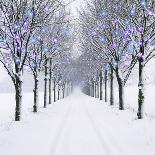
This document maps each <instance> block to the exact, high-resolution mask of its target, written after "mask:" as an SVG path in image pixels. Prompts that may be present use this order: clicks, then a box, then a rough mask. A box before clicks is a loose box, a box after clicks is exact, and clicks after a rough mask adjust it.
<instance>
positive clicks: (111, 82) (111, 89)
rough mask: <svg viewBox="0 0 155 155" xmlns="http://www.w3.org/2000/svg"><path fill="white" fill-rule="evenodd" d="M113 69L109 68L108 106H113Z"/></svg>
mask: <svg viewBox="0 0 155 155" xmlns="http://www.w3.org/2000/svg"><path fill="white" fill-rule="evenodd" d="M113 72H114V71H113V68H112V67H111V73H110V105H114V75H113V74H114V73H113Z"/></svg>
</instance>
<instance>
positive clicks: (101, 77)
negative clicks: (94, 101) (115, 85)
mask: <svg viewBox="0 0 155 155" xmlns="http://www.w3.org/2000/svg"><path fill="white" fill-rule="evenodd" d="M99 76H100V100H102V99H103V97H102V95H103V94H102V93H103V92H102V82H103V76H102V71H100V75H99Z"/></svg>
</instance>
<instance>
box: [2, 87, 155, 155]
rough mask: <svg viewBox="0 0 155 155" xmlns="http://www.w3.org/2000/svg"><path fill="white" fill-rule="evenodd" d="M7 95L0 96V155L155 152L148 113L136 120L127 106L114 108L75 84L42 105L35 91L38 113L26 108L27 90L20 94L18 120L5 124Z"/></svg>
mask: <svg viewBox="0 0 155 155" xmlns="http://www.w3.org/2000/svg"><path fill="white" fill-rule="evenodd" d="M13 98H14V97H13V95H12V94H10V95H8V94H1V95H0V100H1V101H2V99H3V102H1V107H2V109H0V125H1V126H0V154H1V155H103V154H104V155H139V154H141V155H154V154H155V147H154V144H155V132H154V129H155V119H154V118H153V117H145V119H143V120H136V119H135V114H136V113H134V112H133V111H132V110H125V111H119V110H118V109H117V106H113V107H110V106H109V105H108V104H107V103H106V104H105V103H104V102H103V101H99V100H98V99H95V98H91V97H88V96H86V95H84V94H82V93H81V92H80V90H79V89H77V90H76V91H75V92H74V93H73V94H72V95H71V96H69V97H67V98H66V99H64V100H60V101H58V102H56V103H55V104H52V105H50V106H48V108H47V109H44V108H42V99H43V98H42V94H41V98H40V109H39V112H38V114H33V113H32V112H31V111H32V103H33V100H32V94H30V93H26V94H25V95H24V100H23V101H24V103H23V105H24V108H23V109H24V113H23V120H22V121H21V122H14V121H11V120H10V121H8V122H7V123H6V120H9V117H10V118H12V117H13V112H14V111H13V110H14V102H13ZM4 101H5V102H4ZM3 123H5V124H3Z"/></svg>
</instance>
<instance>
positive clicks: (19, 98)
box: [15, 73, 22, 121]
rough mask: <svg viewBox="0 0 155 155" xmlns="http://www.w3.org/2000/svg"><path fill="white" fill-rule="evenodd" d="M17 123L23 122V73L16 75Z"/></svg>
mask: <svg viewBox="0 0 155 155" xmlns="http://www.w3.org/2000/svg"><path fill="white" fill-rule="evenodd" d="M15 99H16V108H15V121H20V120H21V105H22V80H21V73H18V74H16V75H15Z"/></svg>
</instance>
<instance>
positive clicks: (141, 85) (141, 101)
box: [137, 44, 144, 119]
mask: <svg viewBox="0 0 155 155" xmlns="http://www.w3.org/2000/svg"><path fill="white" fill-rule="evenodd" d="M142 45H143V44H142ZM142 45H141V47H140V53H141V55H140V57H139V61H138V62H139V83H138V89H139V91H138V113H137V116H138V119H142V118H143V104H144V75H143V74H144V58H143V56H144V46H142Z"/></svg>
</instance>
